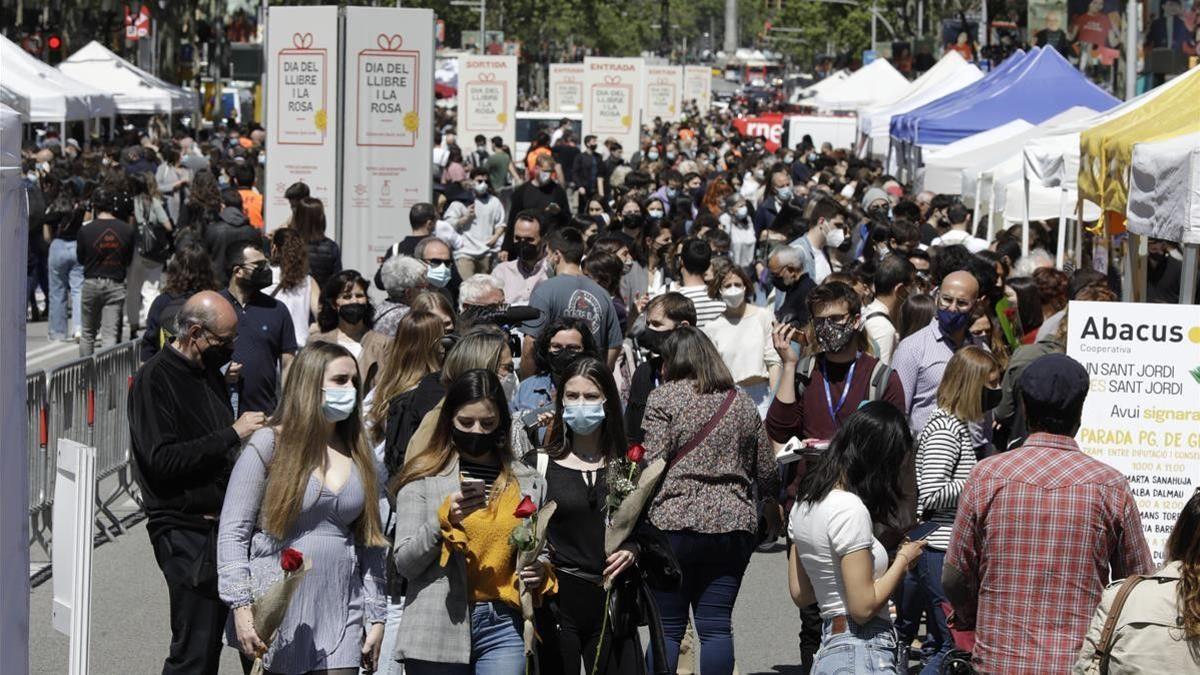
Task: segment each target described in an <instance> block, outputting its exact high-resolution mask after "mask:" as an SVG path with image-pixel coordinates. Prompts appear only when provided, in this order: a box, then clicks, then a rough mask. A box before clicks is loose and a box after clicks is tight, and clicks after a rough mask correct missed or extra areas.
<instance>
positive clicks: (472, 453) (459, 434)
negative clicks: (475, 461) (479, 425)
mask: <svg viewBox="0 0 1200 675" xmlns="http://www.w3.org/2000/svg"><path fill="white" fill-rule="evenodd" d="M497 431H498V429H497ZM450 440H451V441H453V442H454V447H456V448H458V451H459V452H461V453H462V454H464V455H466V456H467V457H485V456H487V455H489V454H491V453H493V452H495V451H496V444H497V442H498V439H497V435H496V431H492V432H490V433H484V434H481V433H476V432H474V431H463V430H462V429H459V428H458V427H451V429H450Z"/></svg>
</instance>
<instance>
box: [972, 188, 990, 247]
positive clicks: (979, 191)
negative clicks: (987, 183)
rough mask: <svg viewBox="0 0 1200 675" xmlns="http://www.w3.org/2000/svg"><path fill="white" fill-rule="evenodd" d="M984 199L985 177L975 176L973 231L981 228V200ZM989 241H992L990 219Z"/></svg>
mask: <svg viewBox="0 0 1200 675" xmlns="http://www.w3.org/2000/svg"><path fill="white" fill-rule="evenodd" d="M982 198H983V177H982V176H975V210H974V212H972V213H971V229H973V230H975V231H976V232H978V231H979V230H978V228H979V200H980V199H982ZM987 240H988V241H991V240H992V220H991V219H990V218H989V219H988V238H987Z"/></svg>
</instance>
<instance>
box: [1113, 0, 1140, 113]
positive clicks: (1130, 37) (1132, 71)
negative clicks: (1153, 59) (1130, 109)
mask: <svg viewBox="0 0 1200 675" xmlns="http://www.w3.org/2000/svg"><path fill="white" fill-rule="evenodd" d="M1125 5H1126V7H1125V59H1124V60H1125V100H1126V101H1128V100H1129V99H1131V98H1133V97H1134V96H1136V95H1137V50H1138V46H1139V45H1140V44H1141V41H1140V40H1138V29H1137V23H1138V3H1136V2H1127V3H1125ZM1113 77H1114V78H1115V77H1116V69H1115V68H1114V69H1113Z"/></svg>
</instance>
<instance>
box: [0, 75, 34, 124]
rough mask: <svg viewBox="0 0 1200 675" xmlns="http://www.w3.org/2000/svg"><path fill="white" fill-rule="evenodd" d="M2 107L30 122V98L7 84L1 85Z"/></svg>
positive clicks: (0, 100)
mask: <svg viewBox="0 0 1200 675" xmlns="http://www.w3.org/2000/svg"><path fill="white" fill-rule="evenodd" d="M0 105H4V106H6V107H8V108H9V109H10V110H12V111H13V112H15V113H17V115H19V116H20V117H21V120H22V121H25V122H28V121H29V97H28V96H26V95H24V94H22V93H21V92H19V91H16V90H14V89H11V88H10V87H9V86H8V85H6V84H0Z"/></svg>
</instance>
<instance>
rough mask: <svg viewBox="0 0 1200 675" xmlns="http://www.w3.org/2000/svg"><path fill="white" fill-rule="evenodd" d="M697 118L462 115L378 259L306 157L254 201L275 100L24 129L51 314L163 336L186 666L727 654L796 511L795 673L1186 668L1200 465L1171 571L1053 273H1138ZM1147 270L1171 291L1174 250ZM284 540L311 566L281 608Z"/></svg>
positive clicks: (303, 667) (721, 122)
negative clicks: (261, 602) (67, 131)
mask: <svg viewBox="0 0 1200 675" xmlns="http://www.w3.org/2000/svg"><path fill="white" fill-rule="evenodd" d="M686 119H687V120H688V121H687V122H679V123H662V122H659V121H657V120H656V121H655V122H654V123H653V124H651V125H648V126H647V127H646V129H645V133H644V134H643V140H642V142H641V144H640V146H639V147H637V148H622V147H621V146H620V145H619V144H618V143H616V142H615V141H613V140H612V139H602V138H596V137H594V136H587V137H585V138H582V139H577V138H576V137H575V135H574V133H573V132H572V131H571V130H570V128H569V124H563V125H561V126H560V127H559V128H558V129H554V130H550V129H548V130H546V131H545V133H544V134H542V136H541V137H540V138H539V139H538V140H537V141H536V142H535V143H534V145H533V147H532V149H531V150H530V152H529V156H528V157H524V158H514V157H513V156H512V153H511V151H510V150H509V149H508V148H506V147H505V146H504V144H503V142H502V141H501V140H500V139H491V140H489V139H486V138H484V137H482V136H480V137H477V138H475V139H474V143H475V148H474V150H468V149H466V148H463V147H460V146H459V144H458V138H457V136H456V135H455V133H454V130H453V128H452V127H450V126H443V127H442V128H441V130H440V133H439V143H438V146H437V148H436V149H435V152H434V156H433V158H432V161H433V162H434V164H435V175H436V176H437V185H436V190H435V195H436V201H434V202H428V203H418V204H415V205H413V206H412V208H411V209H410V216H409V219H410V222H409V224H408V225H409V229H410V231H411V234H408V235H406V236H404V237H402V238H400V239H399V240H398V241H397V242H396V243H395V245H394V246H392V247H391V248H390V249H389V250H388V252H387V256H386V258H385V259H384V260H383V262H382V263H381V264H380V266H379V268H378V269H370V270H350V269H342V265H341V251H340V249H339V248H338V245H337V243H336V242H335V241H334V240H333V239H332V238H331V237H330V236H329V234H331V233H329V232H327V231H326V225H327V224H326V222H325V215H324V206H323V204H322V203H321V201H320V200H318V199H315V198H313V197H312V196H311V194H310V192H309V188H308V186H306V185H305V184H303V183H297V184H295V185H293V186H291V187H289V188H288V190H287V193H286V196H287V198H288V200H289V202H290V203H291V208H292V211H291V217H290V218H289V220H288V222H287V224H286V225H285V226H283V227H280V228H277V229H275V230H274V231H271V232H266V231H264V230H263V228H262V222H263V220H262V196H261V194H260V193H259V191H258V189H257V188H256V187H255V186H256V185H258V184H260V183H261V180H262V176H261V170H260V164H261V162H260V158H261V157H262V156H263V153H264V151H265V150H264V148H263V147H262V144H263V138H262V135H261V129H260V128H257V127H255V128H252V129H247V130H246V132H247V133H246V134H245V135H242V134H240V133H238V131H239V130H237V129H235V128H233V127H230V128H227V129H225V128H222V129H220V130H219V131H218V133H216V134H212V135H208V136H206V137H202V138H201V139H199V140H197V139H194V138H192V137H191V136H189V135H188V134H187V133H185V132H183V131H178V132H176V133H175V134H173V135H167V134H165V133H164V134H158V135H147V136H143V137H141V138H138V137H136V136H135V135H131V136H130V137H129V138H128V139H126V145H125V147H123V148H121V149H120V150H112V151H109V150H104V151H100V152H94V151H83V150H81V149H80V148H79V146H78V144H77V143H74V142H73V141H64V142H61V143H60V142H59V141H58V139H57V138H54V137H52V136H51V137H47V138H45V139H43V142H42V144H41V145H42V147H40V148H36V149H32V150H31V152H30V154H29V158H28V159H29V164H28V166H27V169H28V180H29V191H30V194H31V196H32V195H34V194H35V193H36V194H38V196H43V195H44V196H43V197H42V199H43V201H42V203H43V204H44V205H45V206H44V207H43V206H38V205H37V202H36V201H35V200H34V199H31V205H32V206H33V208H32V209H31V218H30V222H31V228H36V229H35V233H36V234H37V235H38V236H37V237H31V241H33V242H34V243H32V244H31V248H30V261H31V262H30V266H31V270H36V269H38V268H39V265H42V263H40V262H38V260H39V259H46V260H48V264H46V265H45V267H47V268H48V269H49V271H50V282H49V284H48V285H49V288H48V292H47V294H46V297H47V302H48V305H49V307H48V314H49V317H50V337H51V339H72V338H73V337H74V335H75V334H78V335H79V336H80V343H79V344H80V350H81V352H82V353H84V354H87V353H90V352H91V350H92V349H94V348H95V347H96V346H97V343H99V345H110V344H115V343H116V342H117V341H119V340H120V339H121V338H122V324H123V323H127V324H128V326H129V329H130V335H134V336H137V337H138V339H139V340H140V353H141V356H142V359H143V361H144V364H143V365H142V367H141V369H140V370H139V372H138V374H137V376H136V377H135V379H134V381H133V383H132V387H131V390H130V399H129V402H130V403H129V411H130V413H129V423H130V429H131V437H132V457H133V464H134V468H135V475H136V477H137V482H138V485H139V487H140V488H141V493H142V499H143V502H144V505H145V509H146V512H147V514H148V530H149V535H150V538H151V541H152V543H153V547H154V554H155V558H156V560H157V562H158V564H159V566H160V568H161V569H162V572H163V576H164V578H165V580H166V583H167V587H168V590H169V598H170V613H171V629H172V640H171V643H170V645H169V651H168V656H167V657H166V661H165V663H164V666H163V672H164V673H215V672H217V669H218V663H219V661H220V651H221V648H222V645H223V644H226V643H227V644H229V645H231V646H233V647H235V648H237V649H238V651H239V653H240V654H241V657H242V661H243V664H244V666H245V668H246V669H247V671H248V670H249V668H250V667H251V665H252V663H253V661H254V659H255V658H262V659H263V663H264V665H265V668H266V672H269V673H356V672H359V670H360V669H361V670H363V671H367V672H370V671H374V672H382V673H399V672H400V668H401V666H402V667H403V668H404V669H405V670H406V671H407V672H410V673H426V672H428V673H480V674H488V675H491V674H493V673H496V674H512V675H517V674H519V673H524V672H527V670H526V669H527V667H530V666H532V665H536V667H537V668H538V669H540V670H541V671H542V672H549V673H559V672H562V673H572V674H574V673H578V672H579V671H580V669H581V668H586V669H588V671H589V672H592V673H597V672H604V673H638V672H648V673H649V672H652V673H675V672H698V673H703V674H704V675H711V674H721V673H725V674H728V673H732V672H734V671H735V669H736V658H735V653H734V639H733V636H734V633H735V628H736V627H735V626H734V625H733V608H734V606H735V604H736V601H737V597H738V594H739V589H740V585H741V583H742V580H743V577H744V574H745V572H746V569H747V567H748V565H749V563H750V560H751V557H752V556H753V555H754V554H755V552H756V551H770V550H771V548H772V546H776V545H778V542H779V540H780V538H781V537H782V538H783V542H784V543H785V544H786V550H787V554H786V555H787V559H788V565H787V571H788V573H787V578H786V579H785V578H780V579H779V580H778V585H779V589H780V591H782V590H783V588H784V587H785V584H786V587H787V588H788V590H789V592H790V595H791V597H792V599H793V600H794V601H795V604H796V606H797V614H796V615H792V616H784V617H777V619H778V624H777V625H778V627H779V629H780V634H781V635H782V634H790V633H792V632H793V631H795V632H796V633H798V634H799V639H798V647H795V648H790V649H789V648H784V649H781V653H780V654H779V655H778V657H777V658H778V659H779V660H780V661H781V662H783V663H787V662H794V663H797V664H800V667H801V670H802V672H806V673H808V672H811V673H843V672H856V673H875V672H878V673H892V672H908V668H909V664H910V662H912V663H918V662H919V663H920V664H921V665H920V666H919V668H920V670H921V672H923V673H929V674H936V673H942V672H970V671H968V670H952V669H951V668H971V667H973V668H975V669H976V671H978V672H987V673H1038V674H1043V673H1066V672H1071V671H1074V672H1076V673H1085V672H1105V671H1107V672H1113V673H1116V672H1129V673H1133V672H1143V673H1144V672H1156V671H1157V672H1164V673H1183V672H1197V670H1200V648H1198V645H1200V493H1198V495H1197V496H1193V497H1192V499H1191V500H1190V501H1189V502H1188V504H1187V506H1186V507H1185V509H1184V511H1183V512H1182V513H1181V514H1180V516H1179V522H1178V523H1177V525H1176V527H1175V531H1174V533H1173V534H1172V536H1171V539H1170V543H1169V544H1168V547H1167V550H1166V551H1164V552H1163V553H1164V558H1163V559H1164V561H1165V563H1166V564H1165V566H1163V567H1161V568H1159V569H1157V570H1156V569H1155V567H1154V564H1153V562H1152V556H1151V552H1150V549H1149V547H1148V545H1147V543H1146V540H1145V538H1144V536H1143V528H1142V525H1141V522H1140V517H1139V512H1138V509H1137V506H1136V504H1135V502H1134V499H1133V496H1132V494H1131V492H1130V488H1129V486H1128V484H1127V482H1126V480H1125V478H1124V477H1123V476H1122V475H1121V474H1120V473H1119V472H1118V471H1116V470H1115V469H1112V468H1110V467H1108V466H1107V465H1105V464H1104V463H1102V462H1100V461H1098V460H1096V459H1093V458H1090V457H1088V456H1087V455H1085V454H1084V453H1083V452H1081V451H1080V450H1079V447H1078V446H1077V445H1076V444H1075V441H1074V440H1073V437H1074V435H1075V432H1076V431H1077V430H1078V428H1079V424H1080V416H1081V411H1082V406H1083V402H1084V400H1085V398H1086V396H1087V393H1088V389H1089V385H1088V375H1087V373H1086V372H1085V371H1084V369H1083V367H1082V366H1081V365H1080V364H1078V363H1077V362H1075V361H1074V360H1072V359H1070V358H1069V357H1067V356H1066V355H1065V353H1064V352H1065V349H1066V332H1067V326H1068V323H1069V321H1070V316H1069V312H1068V310H1067V306H1068V301H1069V300H1072V299H1074V300H1090V301H1109V302H1111V301H1115V300H1116V298H1117V297H1118V295H1119V288H1118V287H1117V284H1118V283H1119V277H1118V275H1116V274H1113V273H1111V272H1108V273H1106V272H1103V271H1095V270H1094V269H1092V265H1091V261H1090V260H1089V259H1088V257H1087V256H1086V255H1085V256H1084V260H1085V264H1084V266H1083V267H1081V268H1079V269H1070V268H1069V269H1066V270H1059V269H1055V268H1054V264H1053V263H1054V255H1053V252H1054V246H1055V245H1056V241H1057V237H1056V236H1055V228H1056V227H1057V226H1058V225H1057V224H1056V223H1053V222H1051V223H1037V224H1035V227H1034V229H1033V232H1032V241H1033V248H1032V250H1031V251H1030V252H1029V253H1028V254H1022V248H1021V243H1020V237H1019V233H1014V232H1013V231H1010V230H1008V229H1005V228H996V235H995V236H994V237H992V238H991V239H990V240H988V239H987V238H985V237H984V236H982V235H985V233H986V232H987V231H988V229H987V228H986V226H985V224H982V223H974V222H972V220H971V213H970V211H969V210H968V209H966V208H965V207H964V206H963V205H962V204H961V203H959V202H958V201H957V200H956V199H955V198H954V197H951V196H947V195H934V194H930V193H928V192H920V191H917V192H915V193H914V192H913V191H912V190H910V189H909V188H908V186H905V185H902V184H901V183H899V182H898V181H896V180H895V179H893V178H891V177H890V176H888V175H886V174H885V173H884V172H883V171H882V169H881V167H880V166H879V165H878V164H877V163H875V162H872V161H868V160H862V159H859V158H856V157H854V156H852V155H849V154H848V153H847V152H845V151H843V150H835V149H833V148H831V147H829V146H828V145H827V144H826V145H825V146H824V147H815V146H814V144H813V143H811V142H810V141H808V140H807V139H804V140H801V141H799V142H798V143H797V144H796V145H795V147H787V148H780V149H779V150H777V151H768V150H767V149H766V147H765V143H764V140H763V139H761V138H748V137H743V136H740V135H738V134H737V133H736V132H735V131H734V130H733V127H732V125H731V119H730V117H729V116H728V115H727V114H721V113H715V112H714V113H706V114H700V113H699V112H698V111H696V110H695V109H694V108H691V109H690V110H689V115H688V116H687V118H686ZM441 121H442V122H443V123H444V124H450V123H452V122H451V121H449V120H445V119H443V120H441ZM42 244H45V246H43V245H42ZM43 249H44V250H43ZM1148 267H1149V279H1148V292H1149V296H1150V299H1151V300H1152V301H1165V302H1173V301H1177V300H1178V296H1179V279H1180V269H1181V263H1180V260H1179V256H1178V252H1177V251H1176V250H1175V249H1174V248H1173V245H1172V244H1170V243H1168V242H1162V241H1155V242H1152V244H1151V254H1150V260H1149V266H1148ZM34 276H36V275H32V276H31V286H32V285H36V284H33V283H32V282H33V277H34ZM30 297H31V299H32V298H34V297H35V296H34V294H33V292H32V290H31V295H30ZM33 310H34V313H35V314H36V313H40V311H41V309H40V308H38V307H36V306H35V307H34V308H33ZM68 320H70V325H68ZM642 487H645V488H646V489H635V488H642ZM551 503H553V504H554V505H555V506H554V509H553V512H552V515H550V514H549V511H550V509H549V505H550V504H551ZM542 509H545V510H546V511H547V512H548V513H547V515H546V516H545V518H544V519H542V520H540V522H538V524H537V527H536V528H535V529H536V530H537V533H538V534H539V535H541V534H544V537H545V541H546V542H547V544H546V546H545V547H544V548H538V547H536V546H534V548H533V552H532V553H530V550H531V549H530V546H533V544H532V543H531V541H530V540H529V539H527V538H523V537H522V536H518V534H517V533H519V532H521V531H523V530H522V528H523V527H524V525H523V522H524V521H523V519H524V518H526V517H529V516H530V515H531V514H537V513H539V512H540V511H541V510H542ZM534 517H536V515H534ZM543 531H544V532H543ZM533 539H534V540H537V537H533ZM285 549H296V550H298V551H300V552H301V553H302V554H303V555H304V557H305V559H306V561H308V562H310V563H311V568H310V569H308V571H307V574H306V576H305V577H304V579H303V581H302V582H301V584H300V586H299V589H298V590H297V591H296V594H295V595H294V596H293V597H292V599H291V601H290V604H289V607H288V609H287V612H286V615H285V616H284V618H283V621H282V625H281V626H280V628H279V630H278V631H277V632H276V633H275V634H273V635H264V634H260V633H259V632H258V630H259V629H257V628H256V620H255V615H254V606H255V602H256V601H257V600H258V599H259V598H261V597H262V596H263V594H264V593H265V592H266V591H267V589H269V588H271V587H272V586H273V585H274V584H275V583H276V582H278V581H279V580H280V579H281V578H282V574H283V572H282V571H281V569H280V563H279V561H280V556H281V553H282V552H283V551H284V550H285ZM1130 575H1144V578H1146V579H1151V580H1155V581H1156V582H1157V583H1141V584H1137V585H1136V588H1133V587H1134V585H1135V584H1132V583H1130V582H1128V581H1127V582H1125V583H1124V585H1120V584H1119V582H1121V580H1123V579H1125V578H1126V577H1128V576H1130ZM1110 582H1118V585H1114V586H1111V587H1110V586H1109V584H1110ZM1106 588H1107V590H1106ZM1131 588H1133V590H1132V591H1131V592H1130V590H1129V589H1131ZM1126 596H1127V597H1126ZM1122 604H1124V607H1125V610H1124V614H1122V613H1121V607H1120V605H1122ZM1135 606H1136V607H1137V608H1138V609H1137V610H1136V611H1135V612H1134V611H1131V609H1130V608H1131V607H1135ZM1110 617H1114V618H1115V619H1116V620H1117V621H1116V624H1117V625H1118V628H1117V630H1116V631H1115V632H1114V631H1113V630H1112V628H1111V627H1109V626H1106V620H1107V619H1108V618H1110ZM922 628H923V629H924V630H922ZM647 629H648V636H649V640H648V641H647V642H643V640H644V639H645V635H647V633H646V632H645V631H646V630H647ZM692 635H694V636H695V638H693V637H691V636H692ZM968 635H973V637H974V647H973V651H972V649H971V647H970V646H969V645H968V644H967V642H966V641H964V638H965V636H968ZM785 643H787V641H786V640H785V641H783V642H781V644H785ZM530 652H532V654H530ZM1101 664H1102V665H1101ZM1093 668H1100V670H1099V671H1093V670H1092V669H1093Z"/></svg>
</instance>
